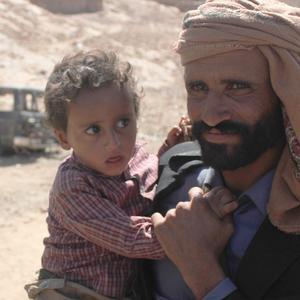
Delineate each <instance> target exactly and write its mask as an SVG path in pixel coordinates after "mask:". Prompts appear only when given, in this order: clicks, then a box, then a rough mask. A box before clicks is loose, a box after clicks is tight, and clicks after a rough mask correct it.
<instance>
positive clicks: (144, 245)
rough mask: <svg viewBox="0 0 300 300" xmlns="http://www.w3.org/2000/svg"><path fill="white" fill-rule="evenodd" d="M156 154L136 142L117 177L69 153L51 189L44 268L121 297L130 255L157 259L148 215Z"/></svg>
mask: <svg viewBox="0 0 300 300" xmlns="http://www.w3.org/2000/svg"><path fill="white" fill-rule="evenodd" d="M157 160H158V158H157V156H155V155H151V154H148V153H146V152H145V151H144V150H143V149H142V148H141V147H140V146H138V147H137V148H136V152H135V155H134V156H133V158H132V159H131V161H130V162H129V165H128V168H127V170H126V171H125V172H124V174H123V175H120V176H113V177H109V176H104V175H102V174H100V173H98V172H96V171H94V170H92V169H90V168H88V167H85V166H83V165H82V164H81V163H80V162H79V161H78V159H77V158H76V157H75V156H74V155H71V156H70V157H69V158H67V159H66V160H65V161H64V162H63V163H62V164H61V165H60V167H59V169H58V172H57V175H56V178H55V181H54V184H53V187H52V190H51V192H50V200H49V213H48V218H47V223H48V230H49V233H50V236H49V237H48V238H45V239H44V244H45V250H44V253H43V257H42V266H43V268H45V269H47V270H48V271H50V272H53V273H54V274H56V275H57V276H59V277H62V278H66V279H68V280H72V281H75V282H78V283H80V284H82V285H84V286H86V287H89V288H91V289H93V290H95V291H96V292H98V293H100V294H102V295H105V296H109V297H122V296H124V295H125V293H126V289H127V288H128V287H129V286H130V284H131V280H132V278H133V277H134V275H135V273H136V261H135V260H134V258H148V259H161V258H163V257H164V252H163V250H162V248H161V246H160V244H159V242H158V241H157V239H156V237H155V235H154V233H153V227H152V223H151V218H149V217H142V216H141V215H143V214H145V211H146V210H147V209H149V208H150V206H151V200H152V199H153V196H154V192H155V186H156V180H157V167H158V161H157Z"/></svg>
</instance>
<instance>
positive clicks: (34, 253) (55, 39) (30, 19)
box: [0, 0, 299, 300]
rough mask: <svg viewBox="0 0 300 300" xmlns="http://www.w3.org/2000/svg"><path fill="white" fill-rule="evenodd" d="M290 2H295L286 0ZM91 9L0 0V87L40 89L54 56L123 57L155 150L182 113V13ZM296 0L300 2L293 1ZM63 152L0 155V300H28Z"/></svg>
mask: <svg viewBox="0 0 300 300" xmlns="http://www.w3.org/2000/svg"><path fill="white" fill-rule="evenodd" d="M286 2H290V3H292V4H295V5H296V4H297V3H299V0H288V1H286ZM103 4H104V10H103V11H101V12H97V13H91V14H78V15H69V16H65V15H61V14H52V13H50V12H48V11H46V10H44V9H42V8H40V7H38V6H35V5H33V4H31V3H30V2H29V0H2V1H1V2H0V57H1V61H0V85H17V86H33V87H38V88H44V86H45V83H46V78H47V76H48V75H49V73H50V72H51V70H52V68H53V66H54V64H55V62H57V61H58V60H60V59H61V58H62V56H63V55H65V54H66V53H70V52H75V51H80V50H87V49H94V48H99V47H100V48H103V49H112V50H115V51H117V52H118V53H119V54H120V56H121V57H122V58H123V59H126V60H129V61H130V62H131V63H132V64H133V66H134V68H135V70H136V75H137V77H138V78H139V82H140V84H141V85H142V86H143V87H144V91H145V97H144V99H143V101H142V105H141V116H140V120H139V138H141V139H143V140H145V141H147V142H148V146H147V147H148V150H149V151H151V152H155V150H156V149H158V146H159V144H160V143H161V142H162V141H163V139H164V137H165V133H166V132H167V129H168V128H169V127H170V126H171V125H173V124H175V123H176V122H177V120H178V119H179V117H180V116H181V115H182V114H184V113H185V102H184V98H185V92H184V88H183V84H182V71H181V67H180V65H179V61H178V58H177V56H176V55H175V54H174V52H173V50H172V49H173V46H174V44H173V43H174V41H175V40H176V38H177V36H178V33H179V30H180V26H181V25H180V24H181V20H182V15H183V13H182V12H180V11H179V10H178V9H177V8H175V7H170V6H168V7H167V6H164V5H161V4H159V3H156V2H153V1H150V0H130V1H128V0H103ZM298 5H299V4H298ZM66 155H67V153H65V152H62V151H61V152H58V153H46V154H30V153H23V154H19V155H13V156H0V191H1V192H0V212H1V213H0V278H1V279H0V300H7V299H9V300H24V299H27V298H26V295H25V292H24V289H23V286H24V284H25V283H26V282H28V281H30V280H31V279H32V278H33V277H34V272H35V270H37V269H38V268H39V267H40V257H41V254H42V250H43V246H42V240H43V238H44V237H45V236H46V235H47V228H46V225H45V218H46V212H47V206H48V192H49V189H50V186H51V183H52V181H53V178H54V175H55V172H56V169H57V166H58V165H59V163H60V161H61V160H62V158H63V157H64V156H66Z"/></svg>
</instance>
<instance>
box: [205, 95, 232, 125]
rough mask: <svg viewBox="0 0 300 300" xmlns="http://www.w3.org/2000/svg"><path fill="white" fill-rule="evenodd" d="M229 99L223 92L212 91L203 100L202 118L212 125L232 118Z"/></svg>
mask: <svg viewBox="0 0 300 300" xmlns="http://www.w3.org/2000/svg"><path fill="white" fill-rule="evenodd" d="M227 101H228V100H226V97H224V96H222V95H221V94H219V93H216V92H213V91H210V92H209V94H208V95H207V97H206V99H205V100H204V101H202V108H201V120H202V121H203V122H205V123H206V124H207V125H209V126H211V127H214V126H216V125H218V124H219V123H221V122H222V121H227V120H230V119H231V115H232V112H231V110H230V108H229V106H228V103H227Z"/></svg>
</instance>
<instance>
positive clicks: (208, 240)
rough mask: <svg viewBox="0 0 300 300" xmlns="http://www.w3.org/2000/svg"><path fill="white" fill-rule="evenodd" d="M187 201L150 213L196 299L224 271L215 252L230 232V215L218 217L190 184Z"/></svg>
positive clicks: (214, 283)
mask: <svg viewBox="0 0 300 300" xmlns="http://www.w3.org/2000/svg"><path fill="white" fill-rule="evenodd" d="M190 199H191V201H190V202H184V203H183V202H181V203H179V204H178V205H177V206H176V208H175V209H171V210H169V211H168V213H167V214H166V216H165V217H162V216H161V215H160V214H159V213H156V214H154V215H153V216H152V221H153V224H154V228H155V232H156V235H157V238H158V240H159V241H160V243H161V245H162V247H163V248H164V250H165V252H166V254H167V255H168V257H169V258H170V259H171V260H172V261H173V262H174V263H175V265H176V266H177V268H178V269H179V270H180V272H181V274H182V276H183V278H184V280H185V282H186V284H187V285H188V286H189V287H190V289H191V290H192V291H193V293H194V295H195V297H196V299H202V298H203V297H204V296H205V295H206V294H207V293H209V292H210V291H211V290H212V289H213V288H214V287H216V286H217V285H218V284H219V283H220V282H221V281H222V280H223V279H225V277H226V276H225V274H224V272H223V270H222V268H221V266H220V264H219V261H218V260H219V256H220V254H221V252H222V251H223V249H224V247H225V245H226V244H227V242H228V240H229V238H230V236H231V235H232V233H233V225H232V221H231V218H230V217H225V218H223V219H220V218H219V217H218V216H217V215H216V214H215V213H214V212H213V210H212V209H211V207H210V206H209V204H208V203H207V202H206V201H204V200H203V198H202V196H201V195H200V189H198V188H193V189H192V190H191V192H190Z"/></svg>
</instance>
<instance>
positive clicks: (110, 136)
mask: <svg viewBox="0 0 300 300" xmlns="http://www.w3.org/2000/svg"><path fill="white" fill-rule="evenodd" d="M120 144H121V143H120V137H119V134H118V133H117V132H116V131H115V130H113V129H111V130H109V131H108V133H107V139H106V148H107V149H109V150H114V149H116V148H119V147H120Z"/></svg>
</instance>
